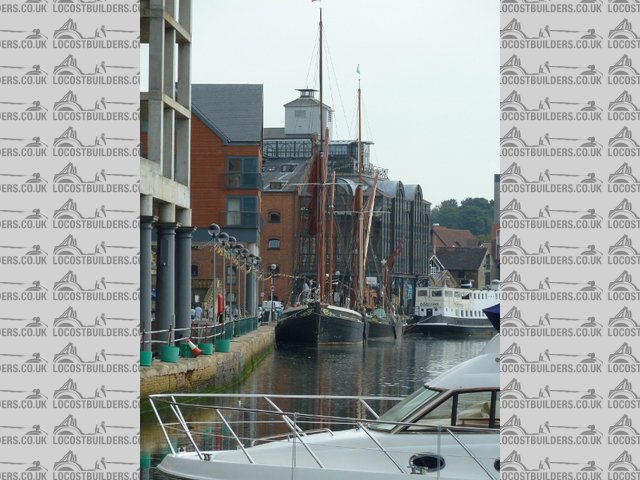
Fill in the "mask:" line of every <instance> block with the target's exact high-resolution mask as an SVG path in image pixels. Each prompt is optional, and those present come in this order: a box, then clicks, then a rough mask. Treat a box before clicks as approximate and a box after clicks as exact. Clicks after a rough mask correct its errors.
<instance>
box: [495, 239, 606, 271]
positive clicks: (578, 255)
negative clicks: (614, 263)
mask: <svg viewBox="0 0 640 480" xmlns="http://www.w3.org/2000/svg"><path fill="white" fill-rule="evenodd" d="M500 263H501V264H503V265H602V252H601V251H600V250H598V249H597V248H596V246H595V245H594V244H591V245H583V246H578V245H557V244H552V243H551V242H550V241H549V240H546V241H544V242H541V243H538V244H537V249H536V251H531V252H529V251H527V250H526V249H525V248H524V247H523V246H522V240H521V239H520V237H518V235H516V234H513V235H511V236H510V237H509V238H508V239H507V240H506V241H505V242H504V243H503V244H502V245H500Z"/></svg>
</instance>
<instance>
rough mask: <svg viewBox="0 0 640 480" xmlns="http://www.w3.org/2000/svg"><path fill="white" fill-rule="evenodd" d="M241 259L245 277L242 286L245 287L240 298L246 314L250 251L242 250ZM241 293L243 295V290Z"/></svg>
mask: <svg viewBox="0 0 640 480" xmlns="http://www.w3.org/2000/svg"><path fill="white" fill-rule="evenodd" d="M240 257H241V258H242V273H243V277H244V279H243V281H242V284H243V286H244V295H240V296H241V304H242V309H243V310H244V311H245V312H246V310H247V262H248V258H249V249H248V248H243V249H242V250H240ZM240 293H241V294H242V290H241V291H240Z"/></svg>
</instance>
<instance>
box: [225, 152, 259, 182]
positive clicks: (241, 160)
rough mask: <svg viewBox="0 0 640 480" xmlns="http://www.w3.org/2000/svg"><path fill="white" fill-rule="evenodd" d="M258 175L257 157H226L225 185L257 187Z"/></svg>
mask: <svg viewBox="0 0 640 480" xmlns="http://www.w3.org/2000/svg"><path fill="white" fill-rule="evenodd" d="M259 184H260V175H259V173H258V158H257V157H232V158H228V159H227V187H229V188H258V187H259Z"/></svg>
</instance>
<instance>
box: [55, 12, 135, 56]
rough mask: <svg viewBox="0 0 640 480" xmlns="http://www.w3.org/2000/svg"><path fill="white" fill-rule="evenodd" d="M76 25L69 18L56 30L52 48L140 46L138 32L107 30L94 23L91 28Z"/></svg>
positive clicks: (107, 28) (125, 47)
mask: <svg viewBox="0 0 640 480" xmlns="http://www.w3.org/2000/svg"><path fill="white" fill-rule="evenodd" d="M78 23H79V21H77V20H74V19H73V18H69V19H68V20H67V21H66V22H64V23H63V24H62V25H61V26H60V27H59V28H57V29H56V30H55V31H54V32H53V42H52V43H53V48H66V49H70V48H80V49H101V48H104V49H118V48H120V49H127V48H139V46H140V40H139V38H138V37H139V35H138V30H122V29H120V28H109V27H106V26H105V25H102V24H96V23H95V21H94V22H92V23H91V25H92V27H87V26H84V25H83V27H84V28H83V27H78ZM87 31H89V32H90V33H86V32H87ZM83 32H84V33H83Z"/></svg>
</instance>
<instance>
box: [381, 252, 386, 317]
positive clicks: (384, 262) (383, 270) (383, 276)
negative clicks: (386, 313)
mask: <svg viewBox="0 0 640 480" xmlns="http://www.w3.org/2000/svg"><path fill="white" fill-rule="evenodd" d="M380 263H381V264H382V288H381V289H380V292H381V294H382V309H383V310H384V297H385V293H386V292H385V288H386V285H387V261H386V260H385V259H382V260H380Z"/></svg>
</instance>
